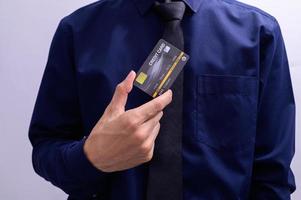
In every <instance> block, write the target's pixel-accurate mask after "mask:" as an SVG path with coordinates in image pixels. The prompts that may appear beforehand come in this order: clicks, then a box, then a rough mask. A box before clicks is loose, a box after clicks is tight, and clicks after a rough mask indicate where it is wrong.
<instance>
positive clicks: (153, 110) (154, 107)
mask: <svg viewBox="0 0 301 200" xmlns="http://www.w3.org/2000/svg"><path fill="white" fill-rule="evenodd" d="M171 100H172V91H171V90H170V89H169V90H167V91H166V92H164V93H163V94H162V95H160V96H158V97H156V98H154V99H153V100H151V101H149V102H147V103H145V104H143V105H141V106H139V107H137V108H135V112H137V114H138V116H141V118H140V120H141V122H140V123H143V122H144V121H146V120H148V119H150V118H152V117H154V116H155V115H156V114H158V112H160V111H162V110H163V109H164V108H165V107H166V106H167V105H168V104H170V102H171Z"/></svg>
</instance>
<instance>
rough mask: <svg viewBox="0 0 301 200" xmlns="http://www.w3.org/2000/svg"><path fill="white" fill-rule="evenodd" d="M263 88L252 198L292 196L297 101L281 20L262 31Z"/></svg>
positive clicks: (287, 197)
mask: <svg viewBox="0 0 301 200" xmlns="http://www.w3.org/2000/svg"><path fill="white" fill-rule="evenodd" d="M261 34H262V35H261V46H260V51H261V53H260V62H261V66H260V87H259V88H260V89H259V104H258V112H257V114H258V116H257V132H256V144H255V154H254V166H253V175H252V187H251V196H252V198H251V199H256V200H260V199H283V200H287V199H290V194H291V193H292V192H293V191H294V190H295V181H294V175H293V173H292V170H291V168H290V164H291V161H292V158H293V155H294V151H295V146H294V145H295V101H294V95H293V89H292V83H291V78H290V72H289V65H288V60H287V55H286V50H285V45H284V41H283V38H282V34H281V30H280V27H279V24H278V22H277V21H276V20H275V21H273V25H272V28H270V30H268V28H266V29H265V30H263V31H262V33H261Z"/></svg>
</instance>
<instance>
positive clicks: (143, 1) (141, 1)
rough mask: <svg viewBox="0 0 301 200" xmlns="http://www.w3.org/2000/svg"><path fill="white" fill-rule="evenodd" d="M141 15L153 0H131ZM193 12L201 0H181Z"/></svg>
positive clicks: (196, 9) (197, 8)
mask: <svg viewBox="0 0 301 200" xmlns="http://www.w3.org/2000/svg"><path fill="white" fill-rule="evenodd" d="M133 1H134V3H135V4H136V7H137V9H138V10H139V13H140V14H141V15H144V14H145V13H146V12H147V11H148V10H149V9H150V8H151V6H152V5H153V3H154V2H155V0H133ZM183 2H185V3H186V5H187V6H188V7H189V8H190V10H191V11H192V12H193V13H196V12H197V11H198V10H199V8H200V6H201V3H202V2H203V0H183Z"/></svg>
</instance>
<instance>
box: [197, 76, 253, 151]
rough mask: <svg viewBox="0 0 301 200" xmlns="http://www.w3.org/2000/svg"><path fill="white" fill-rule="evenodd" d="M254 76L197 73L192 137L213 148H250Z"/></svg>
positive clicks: (228, 149)
mask: <svg viewBox="0 0 301 200" xmlns="http://www.w3.org/2000/svg"><path fill="white" fill-rule="evenodd" d="M257 82H258V81H257V78H255V77H248V76H232V75H199V76H198V78H197V100H196V102H197V103H196V109H197V115H196V116H197V117H196V132H195V133H196V138H197V140H198V141H199V142H202V143H203V144H206V145H207V146H210V147H212V148H214V149H216V150H226V151H231V152H235V151H236V152H237V151H240V150H243V149H246V148H248V147H252V146H253V144H254V140H255V132H256V112H257V111H256V110H257V109H256V108H257Z"/></svg>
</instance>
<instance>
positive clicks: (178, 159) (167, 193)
mask: <svg viewBox="0 0 301 200" xmlns="http://www.w3.org/2000/svg"><path fill="white" fill-rule="evenodd" d="M185 7H186V6H185V4H184V3H183V2H182V1H174V2H171V1H168V0H166V1H164V2H163V3H159V2H155V4H154V9H155V11H156V12H157V13H158V14H159V15H160V17H161V19H162V20H163V21H164V22H165V29H164V33H163V37H162V38H163V39H165V40H166V41H167V42H169V43H171V44H173V45H174V46H176V47H177V48H179V49H180V50H183V49H184V37H183V31H182V28H181V20H182V18H183V15H184V12H185ZM171 89H172V91H173V100H172V102H171V103H170V104H169V105H168V106H167V107H166V108H165V109H164V111H163V113H164V114H163V117H162V119H161V121H160V123H161V128H160V133H159V135H158V137H157V139H156V143H155V151H154V156H153V159H152V160H151V162H150V165H149V178H148V187H147V200H181V199H182V187H183V179H182V129H183V128H182V127H183V125H182V124H183V121H182V110H183V109H182V108H183V70H182V72H180V74H179V76H178V77H177V79H176V80H175V82H174V84H173V85H172V87H171Z"/></svg>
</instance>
